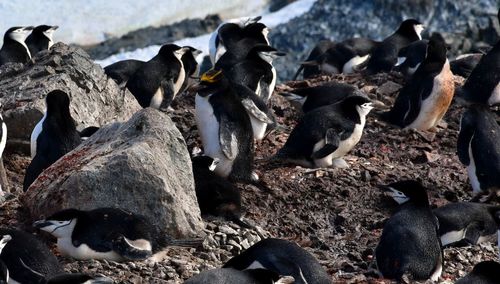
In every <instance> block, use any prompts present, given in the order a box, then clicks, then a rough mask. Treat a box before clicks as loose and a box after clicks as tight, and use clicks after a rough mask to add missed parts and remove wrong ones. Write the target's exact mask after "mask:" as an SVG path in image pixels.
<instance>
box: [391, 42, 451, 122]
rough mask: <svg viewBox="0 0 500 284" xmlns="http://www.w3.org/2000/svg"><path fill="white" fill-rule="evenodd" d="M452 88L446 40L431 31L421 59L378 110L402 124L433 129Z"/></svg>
mask: <svg viewBox="0 0 500 284" xmlns="http://www.w3.org/2000/svg"><path fill="white" fill-rule="evenodd" d="M454 90H455V85H454V82H453V74H452V73H451V71H450V64H449V62H448V59H447V58H446V44H445V42H444V39H443V38H442V37H441V35H439V34H437V33H434V34H433V35H432V36H431V38H430V40H429V44H428V47H427V56H426V58H425V60H424V61H423V62H422V64H420V66H419V67H418V68H417V71H415V73H414V74H413V76H412V77H411V79H410V80H409V81H408V82H407V83H406V84H405V85H404V86H403V88H402V89H401V90H400V91H399V95H398V97H397V98H396V101H395V102H394V106H393V107H392V108H391V110H390V111H389V112H386V113H384V114H382V119H384V120H386V121H388V122H390V123H392V124H395V125H397V126H400V127H404V128H413V129H418V130H429V129H434V128H435V127H436V126H437V124H438V123H439V121H440V120H441V119H442V118H443V116H444V114H445V113H446V111H447V110H448V107H449V106H450V104H451V101H452V99H453V94H454Z"/></svg>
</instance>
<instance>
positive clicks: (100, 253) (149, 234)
mask: <svg viewBox="0 0 500 284" xmlns="http://www.w3.org/2000/svg"><path fill="white" fill-rule="evenodd" d="M33 226H34V227H35V228H38V229H40V230H42V231H45V232H48V233H50V234H51V235H53V236H54V237H56V238H57V248H58V250H59V251H60V252H61V253H62V254H64V255H66V256H70V257H72V258H75V259H79V260H87V259H106V260H108V261H127V260H142V259H146V258H148V257H150V256H152V255H153V254H155V253H157V252H160V251H161V250H163V249H165V248H166V247H167V246H172V245H173V246H197V245H199V244H201V243H202V241H203V240H200V239H194V240H174V239H171V238H170V237H169V235H168V234H167V233H166V232H162V231H161V230H159V229H158V228H157V227H156V226H154V225H153V224H151V223H150V222H149V221H148V220H147V219H146V218H145V217H144V216H142V215H138V214H133V213H130V212H127V211H125V210H123V209H118V208H98V209H93V210H89V211H83V210H77V209H65V210H61V211H59V212H57V213H55V214H53V215H52V216H50V217H48V218H47V219H45V220H40V221H36V222H35V223H33Z"/></svg>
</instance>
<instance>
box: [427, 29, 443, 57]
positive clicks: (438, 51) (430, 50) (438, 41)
mask: <svg viewBox="0 0 500 284" xmlns="http://www.w3.org/2000/svg"><path fill="white" fill-rule="evenodd" d="M446 51H447V47H446V42H445V41H444V38H443V37H442V36H441V34H439V33H433V34H432V36H431V38H430V39H429V43H428V45H427V56H426V59H427V60H432V61H439V62H444V61H446Z"/></svg>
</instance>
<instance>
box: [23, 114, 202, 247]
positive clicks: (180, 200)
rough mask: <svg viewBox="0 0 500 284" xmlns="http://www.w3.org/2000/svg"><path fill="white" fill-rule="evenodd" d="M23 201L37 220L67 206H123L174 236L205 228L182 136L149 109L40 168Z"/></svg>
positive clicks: (102, 130) (167, 121)
mask: <svg viewBox="0 0 500 284" xmlns="http://www.w3.org/2000/svg"><path fill="white" fill-rule="evenodd" d="M22 202H23V204H24V205H25V207H26V208H27V210H28V211H29V213H30V214H31V217H32V218H33V219H39V218H41V217H42V216H48V215H50V214H52V213H54V212H56V211H58V210H61V209H63V208H77V209H83V210H90V209H94V208H99V207H119V208H123V209H126V210H129V211H131V212H135V213H140V214H142V215H144V216H146V217H147V218H148V219H149V220H151V221H152V223H153V224H155V225H158V226H160V228H161V229H164V230H165V231H166V232H168V233H169V234H170V235H171V236H172V237H175V238H183V237H191V236H200V233H201V231H202V227H203V226H202V224H203V223H202V222H201V216H200V210H199V207H198V203H197V200H196V195H195V191H194V180H193V174H192V169H191V160H190V157H189V153H188V150H187V148H186V144H185V142H184V139H183V138H182V136H181V134H180V132H179V131H178V130H177V128H176V127H175V125H174V123H173V122H172V121H171V119H170V118H169V117H168V116H167V115H166V114H165V113H162V112H159V111H157V110H154V109H150V108H147V109H143V110H141V111H139V112H137V113H136V114H134V116H132V118H131V119H130V120H129V121H128V122H126V123H114V124H111V125H107V126H105V127H103V128H101V129H100V130H99V131H98V132H96V133H95V134H94V135H93V136H92V137H90V138H89V139H88V140H86V141H85V142H84V143H82V144H81V145H80V146H79V147H78V148H76V149H75V150H73V151H72V152H70V153H68V154H66V155H65V156H63V157H62V158H61V159H59V160H58V161H57V162H56V163H54V164H53V165H52V166H51V167H49V168H47V169H46V170H45V171H44V172H42V174H40V176H39V177H38V179H37V180H35V182H34V183H33V184H32V186H31V187H30V188H29V189H28V191H27V192H26V193H25V195H24V196H23V197H22Z"/></svg>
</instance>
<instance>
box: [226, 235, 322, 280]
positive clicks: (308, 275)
mask: <svg viewBox="0 0 500 284" xmlns="http://www.w3.org/2000/svg"><path fill="white" fill-rule="evenodd" d="M223 267H224V268H234V269H237V270H248V269H255V268H264V269H268V270H271V271H274V272H276V273H278V274H279V275H285V276H292V277H293V278H294V279H295V282H294V283H296V284H306V283H307V284H326V283H331V278H330V276H329V275H328V273H326V271H325V269H324V268H323V267H322V266H321V265H320V264H319V262H318V261H317V260H316V258H314V256H312V255H311V254H310V253H308V252H307V251H306V250H304V249H303V248H301V247H299V246H298V245H296V244H295V243H292V242H290V241H287V240H280V239H273V238H269V239H264V240H262V241H260V242H258V243H256V244H254V245H253V246H251V247H249V248H248V249H247V250H246V251H244V252H242V253H241V254H239V255H237V256H235V257H233V258H231V259H230V260H229V261H228V262H226V263H225V264H224V266H223Z"/></svg>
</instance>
